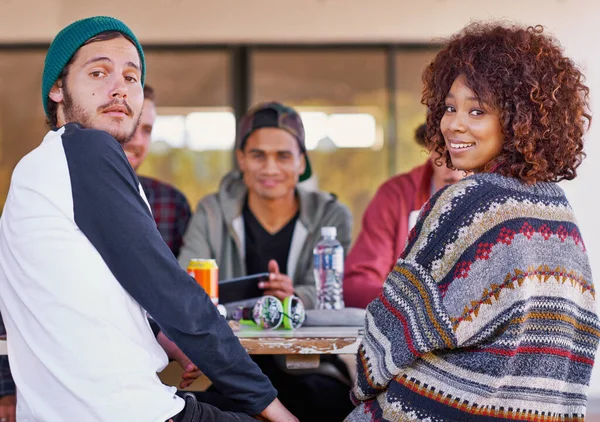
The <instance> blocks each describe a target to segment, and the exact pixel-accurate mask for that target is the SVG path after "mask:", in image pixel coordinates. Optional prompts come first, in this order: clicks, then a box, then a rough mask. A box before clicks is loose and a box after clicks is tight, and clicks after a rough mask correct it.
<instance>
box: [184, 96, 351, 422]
mask: <svg viewBox="0 0 600 422" xmlns="http://www.w3.org/2000/svg"><path fill="white" fill-rule="evenodd" d="M235 153H236V157H237V161H238V164H239V168H240V170H239V171H237V170H236V171H232V172H231V173H229V174H227V175H226V176H225V177H224V178H223V180H222V181H221V185H220V188H219V192H217V193H215V194H212V195H209V196H207V197H205V198H204V199H202V200H201V201H200V202H199V204H198V206H197V208H196V212H195V214H194V215H193V216H192V219H191V220H190V223H189V225H188V228H187V230H186V233H185V234H184V236H183V246H182V248H181V252H180V254H179V264H180V265H181V266H182V267H183V268H185V267H187V265H188V263H189V261H190V259H192V258H213V259H216V261H217V264H218V266H219V278H220V279H230V278H235V277H241V276H244V275H249V274H256V273H262V272H269V273H270V278H269V280H268V281H265V282H261V283H259V288H262V289H263V291H264V294H268V295H273V296H276V297H277V298H279V299H280V300H283V299H284V298H286V297H288V296H291V295H292V294H296V295H297V296H299V297H300V298H301V299H302V301H303V302H304V305H305V306H306V307H307V308H309V309H310V308H314V306H315V304H316V286H315V279H314V275H313V248H314V247H315V245H316V243H317V242H318V241H319V239H320V236H321V234H320V232H321V227H325V226H334V227H336V228H337V238H338V240H339V241H340V242H341V244H342V245H343V247H344V250H345V251H348V249H349V247H350V242H351V232H352V217H351V214H350V212H349V210H348V208H347V207H345V206H344V205H342V204H341V203H340V202H339V201H338V200H337V199H336V197H335V196H333V195H331V194H329V193H325V192H319V191H307V190H304V189H302V188H299V187H298V182H299V181H303V180H306V179H308V178H309V177H310V175H311V167H310V162H309V160H308V155H307V151H306V144H305V141H304V127H303V125H302V120H301V118H300V116H299V114H298V113H297V112H296V111H295V110H294V109H293V108H291V107H287V106H285V105H283V104H280V103H278V102H267V103H262V104H258V105H256V106H255V107H253V108H251V109H250V110H249V111H248V112H247V113H246V114H245V115H244V117H243V118H242V120H241V122H240V127H239V134H238V138H237V141H236V150H235ZM254 359H255V360H257V359H259V358H257V357H254ZM267 359H268V358H267ZM261 368H262V369H263V371H264V372H265V373H267V375H269V377H270V378H271V381H272V382H273V383H274V384H275V385H276V388H277V389H278V390H279V392H280V396H279V397H280V399H281V401H282V402H283V403H284V405H286V406H287V407H288V408H289V409H290V410H291V411H292V412H293V413H294V414H295V415H296V416H298V418H299V419H300V420H341V419H343V418H344V417H345V415H344V414H343V411H344V410H342V411H341V412H339V413H336V411H337V410H338V409H339V407H342V408H344V409H350V410H351V409H352V407H351V406H352V405H351V403H350V401H349V399H348V388H347V386H346V385H342V384H340V381H338V380H337V379H334V378H331V377H329V378H322V377H320V376H319V374H311V375H310V376H298V377H292V378H288V377H280V376H279V375H281V374H280V373H276V374H274V373H269V372H268V371H270V370H271V369H273V368H272V367H271V365H265V364H262V363H261ZM278 381H280V382H278ZM296 387H297V388H296ZM336 392H338V395H339V396H340V397H341V399H340V401H341V402H342V403H343V405H342V406H336V403H339V401H338V400H337V399H336ZM286 397H288V399H287V400H286ZM307 402H310V403H311V406H306V404H305V403H307ZM320 404H322V406H321V408H320V407H319V405H320ZM292 406H294V407H292ZM307 412H313V413H307ZM332 412H333V413H332ZM315 417H317V418H318V419H315Z"/></svg>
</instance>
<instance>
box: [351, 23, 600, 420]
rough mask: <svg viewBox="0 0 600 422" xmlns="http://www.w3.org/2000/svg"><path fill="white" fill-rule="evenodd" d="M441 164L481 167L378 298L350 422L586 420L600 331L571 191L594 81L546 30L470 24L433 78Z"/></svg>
mask: <svg viewBox="0 0 600 422" xmlns="http://www.w3.org/2000/svg"><path fill="white" fill-rule="evenodd" d="M423 81H424V85H425V86H424V91H423V103H424V104H425V105H426V106H427V107H428V108H429V110H430V113H429V115H428V118H427V119H428V121H427V123H428V139H429V140H430V142H431V148H432V150H434V151H436V152H437V153H438V155H439V158H438V164H442V161H443V163H444V164H447V165H448V166H450V167H452V168H457V169H460V170H464V171H471V172H473V173H474V174H473V175H472V176H469V177H467V178H465V179H463V180H462V181H460V182H458V183H456V184H454V185H451V186H449V187H447V188H445V189H443V190H442V191H440V192H438V193H437V194H436V195H435V196H434V197H433V198H432V199H431V200H430V201H429V202H428V203H427V204H425V206H424V207H423V209H422V210H421V212H420V216H419V220H418V222H417V225H416V226H415V228H414V229H413V231H412V232H411V234H410V236H409V243H408V245H407V247H406V249H405V250H404V252H403V253H402V255H401V257H400V259H399V260H398V263H397V264H396V266H395V268H394V270H393V271H392V272H391V273H390V274H389V276H388V278H387V280H386V282H385V286H384V289H383V292H382V294H381V295H380V296H379V297H378V298H377V299H375V300H374V301H373V302H371V304H370V305H369V307H368V311H367V317H366V319H365V325H366V334H365V338H364V340H363V343H362V345H361V346H360V348H359V353H358V380H357V382H356V384H355V386H354V388H353V391H352V397H353V400H354V401H355V403H356V404H357V405H358V407H357V408H356V409H355V410H354V411H353V412H352V413H351V414H350V415H349V416H348V420H349V421H379V420H390V421H413V420H414V421H421V420H425V421H431V422H448V421H461V422H462V421H471V420H476V421H507V420H510V421H513V420H526V421H561V422H567V421H583V420H584V417H585V410H586V399H587V394H586V391H587V385H588V383H589V379H590V374H591V370H592V366H593V363H594V356H595V353H596V348H597V345H598V339H599V334H600V323H599V320H598V318H597V316H596V313H595V310H594V309H595V305H594V286H593V283H592V275H591V270H590V266H589V263H588V259H587V256H586V250H585V245H584V243H583V240H582V237H581V234H580V232H579V228H578V226H577V223H576V221H575V217H574V215H573V211H572V209H571V207H570V205H569V203H568V201H567V199H566V197H565V195H564V192H563V191H562V189H561V188H560V187H558V185H557V184H556V183H555V182H557V181H560V180H563V179H567V180H570V179H573V178H574V177H575V176H576V169H577V167H578V166H579V164H580V163H581V160H582V158H583V157H584V154H583V140H582V137H583V135H584V132H585V130H586V129H587V126H588V125H589V122H590V119H591V117H590V115H589V111H588V88H587V87H586V86H585V85H584V83H583V75H582V74H581V72H580V71H579V69H578V68H577V67H576V66H575V65H574V63H573V62H572V61H571V60H569V59H568V58H566V57H565V56H564V55H563V52H562V49H561V48H560V46H559V45H558V43H557V42H556V41H555V40H554V39H553V38H551V37H549V36H547V35H545V34H544V33H543V30H542V28H541V27H535V28H521V27H516V26H507V25H499V24H482V23H479V24H472V25H470V26H468V27H466V28H465V29H464V30H463V31H461V32H460V33H459V34H457V35H455V36H454V37H452V38H451V39H450V40H449V41H448V42H447V43H446V45H445V46H444V48H443V49H442V51H441V52H440V53H439V54H438V55H437V56H436V58H435V59H434V60H433V62H432V63H431V64H430V65H429V66H428V67H427V68H426V70H425V72H424V74H423Z"/></svg>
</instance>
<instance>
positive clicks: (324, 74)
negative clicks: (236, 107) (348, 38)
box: [251, 49, 388, 234]
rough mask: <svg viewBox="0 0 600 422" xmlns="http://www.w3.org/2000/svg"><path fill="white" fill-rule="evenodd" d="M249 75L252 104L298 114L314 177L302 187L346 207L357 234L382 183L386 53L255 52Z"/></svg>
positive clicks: (323, 51)
mask: <svg viewBox="0 0 600 422" xmlns="http://www.w3.org/2000/svg"><path fill="white" fill-rule="evenodd" d="M251 74H252V77H253V80H252V96H251V99H252V102H253V103H256V102H260V101H267V100H277V101H281V102H283V103H285V104H287V105H291V106H293V107H295V108H296V109H297V110H298V111H299V112H300V114H301V116H302V119H303V122H304V124H305V130H306V139H307V141H306V142H307V148H308V149H309V156H310V159H311V163H312V166H313V172H314V174H315V176H314V180H308V181H307V182H304V183H305V184H308V187H312V188H315V187H318V188H319V189H321V190H325V191H329V192H333V193H335V194H336V195H337V196H338V197H339V198H340V201H342V202H343V203H344V204H346V205H348V207H349V208H350V210H351V212H352V214H353V216H354V221H355V224H354V233H355V234H356V233H358V231H359V230H360V221H361V218H362V214H363V212H364V209H365V207H366V205H367V203H368V201H369V200H370V199H371V197H372V195H373V194H374V192H375V190H376V189H377V187H378V186H379V185H380V184H381V183H382V182H383V181H384V180H386V179H387V177H388V169H387V148H386V145H385V141H384V139H385V131H384V128H385V124H386V110H387V93H386V55H385V52H384V51H383V50H380V49H353V50H345V49H342V50H340V49H331V50H329V49H318V50H317V49H314V50H313V49H302V50H296V51H285V50H283V49H281V50H280V49H276V50H260V49H259V50H256V51H255V52H254V53H253V55H252V72H251Z"/></svg>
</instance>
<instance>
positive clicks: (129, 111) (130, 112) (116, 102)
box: [98, 100, 133, 116]
mask: <svg viewBox="0 0 600 422" xmlns="http://www.w3.org/2000/svg"><path fill="white" fill-rule="evenodd" d="M115 106H119V107H124V108H125V110H127V114H128V115H129V116H133V110H132V109H131V107H129V104H127V101H124V100H123V101H119V100H112V101H111V102H109V103H106V104H104V105H101V106H100V107H98V111H99V112H101V113H103V112H104V111H106V110H108V109H110V108H112V107H115Z"/></svg>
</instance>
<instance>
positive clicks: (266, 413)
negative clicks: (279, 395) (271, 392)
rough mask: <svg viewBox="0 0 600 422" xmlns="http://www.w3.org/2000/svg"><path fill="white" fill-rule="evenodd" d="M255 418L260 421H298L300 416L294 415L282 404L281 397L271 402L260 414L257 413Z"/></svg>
mask: <svg viewBox="0 0 600 422" xmlns="http://www.w3.org/2000/svg"><path fill="white" fill-rule="evenodd" d="M255 418H256V419H258V420H260V421H269V422H298V418H296V417H295V416H294V415H292V414H291V413H290V411H289V410H287V409H286V408H285V406H284V405H283V404H281V402H280V401H279V399H275V400H273V401H272V402H271V404H270V405H268V406H267V407H266V409H265V410H263V411H262V412H261V413H260V415H256V416H255Z"/></svg>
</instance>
